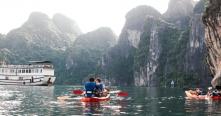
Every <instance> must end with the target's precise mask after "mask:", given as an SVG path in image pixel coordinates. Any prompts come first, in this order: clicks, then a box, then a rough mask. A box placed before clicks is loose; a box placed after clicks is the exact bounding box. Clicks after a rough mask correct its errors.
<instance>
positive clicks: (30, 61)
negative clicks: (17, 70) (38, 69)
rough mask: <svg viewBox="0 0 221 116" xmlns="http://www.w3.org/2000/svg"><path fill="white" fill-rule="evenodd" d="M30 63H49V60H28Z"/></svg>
mask: <svg viewBox="0 0 221 116" xmlns="http://www.w3.org/2000/svg"><path fill="white" fill-rule="evenodd" d="M29 62H30V63H36V64H51V63H52V62H51V61H47V60H46V61H29Z"/></svg>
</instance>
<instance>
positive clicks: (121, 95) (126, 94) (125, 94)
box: [117, 91, 128, 97]
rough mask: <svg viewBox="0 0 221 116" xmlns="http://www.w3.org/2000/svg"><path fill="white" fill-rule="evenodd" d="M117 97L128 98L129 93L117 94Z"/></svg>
mask: <svg viewBox="0 0 221 116" xmlns="http://www.w3.org/2000/svg"><path fill="white" fill-rule="evenodd" d="M117 96H120V97H127V96H128V93H127V92H124V91H121V92H119V93H117Z"/></svg>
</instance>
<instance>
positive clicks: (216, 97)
mask: <svg viewBox="0 0 221 116" xmlns="http://www.w3.org/2000/svg"><path fill="white" fill-rule="evenodd" d="M185 94H186V96H187V99H196V100H206V99H212V100H221V96H209V95H197V94H193V93H191V90H189V91H185Z"/></svg>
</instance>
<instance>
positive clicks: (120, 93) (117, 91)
mask: <svg viewBox="0 0 221 116" xmlns="http://www.w3.org/2000/svg"><path fill="white" fill-rule="evenodd" d="M109 93H111V94H117V96H120V97H127V96H128V93H127V92H124V91H120V90H116V91H110V92H109Z"/></svg>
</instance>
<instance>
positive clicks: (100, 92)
mask: <svg viewBox="0 0 221 116" xmlns="http://www.w3.org/2000/svg"><path fill="white" fill-rule="evenodd" d="M95 82H96V93H95V96H96V97H101V96H102V95H103V91H104V84H103V83H101V79H96V80H95Z"/></svg>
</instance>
